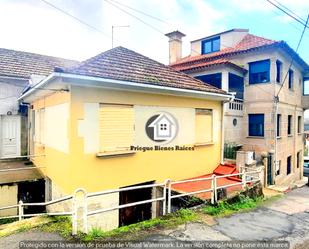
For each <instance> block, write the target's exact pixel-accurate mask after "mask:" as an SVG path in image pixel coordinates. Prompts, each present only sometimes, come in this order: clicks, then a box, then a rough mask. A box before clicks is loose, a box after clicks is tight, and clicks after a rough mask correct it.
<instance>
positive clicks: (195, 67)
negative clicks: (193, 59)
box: [173, 58, 247, 72]
mask: <svg viewBox="0 0 309 249" xmlns="http://www.w3.org/2000/svg"><path fill="white" fill-rule="evenodd" d="M216 65H229V66H231V67H234V68H236V69H238V70H240V71H243V72H246V71H247V70H246V69H244V68H243V67H241V66H238V65H237V64H235V63H233V62H230V61H229V60H227V59H223V58H220V59H217V60H213V61H201V62H198V63H190V64H185V63H184V64H181V65H176V66H173V68H175V69H176V70H178V71H191V70H192V71H193V70H198V69H203V68H206V67H212V66H216Z"/></svg>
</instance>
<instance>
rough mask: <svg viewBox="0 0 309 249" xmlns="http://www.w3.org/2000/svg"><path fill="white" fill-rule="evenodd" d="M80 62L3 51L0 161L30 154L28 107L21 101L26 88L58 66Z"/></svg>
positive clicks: (0, 65) (0, 52) (0, 54)
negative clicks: (28, 144)
mask: <svg viewBox="0 0 309 249" xmlns="http://www.w3.org/2000/svg"><path fill="white" fill-rule="evenodd" d="M76 63H77V62H75V61H72V60H66V59H61V58H56V57H51V56H46V55H40V54H33V53H28V52H22V51H15V50H9V49H3V48H0V158H6V157H10V158H12V157H13V158H14V157H18V156H20V155H27V154H28V152H27V118H26V116H27V107H26V106H23V105H20V103H19V102H18V97H19V96H20V95H21V93H22V92H23V90H24V89H25V87H26V86H28V85H29V83H30V84H31V83H35V82H37V81H40V80H42V79H43V78H45V77H46V76H47V75H48V74H49V73H51V72H52V71H53V70H54V68H55V67H56V66H59V67H62V66H73V65H76ZM42 91H43V90H42Z"/></svg>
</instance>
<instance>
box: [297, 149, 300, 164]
mask: <svg viewBox="0 0 309 249" xmlns="http://www.w3.org/2000/svg"><path fill="white" fill-rule="evenodd" d="M300 160H301V151H298V152H297V168H299V167H300V163H301V161H300Z"/></svg>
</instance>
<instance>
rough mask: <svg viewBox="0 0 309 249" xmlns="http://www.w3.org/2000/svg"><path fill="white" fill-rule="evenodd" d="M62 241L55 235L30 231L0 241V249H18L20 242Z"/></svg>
mask: <svg viewBox="0 0 309 249" xmlns="http://www.w3.org/2000/svg"><path fill="white" fill-rule="evenodd" d="M27 240H31V241H42V240H43V241H63V238H62V237H61V236H59V235H58V234H55V233H44V232H37V231H30V232H24V233H17V234H13V235H11V236H8V237H5V238H1V239H0V248H1V249H19V243H20V242H21V241H27Z"/></svg>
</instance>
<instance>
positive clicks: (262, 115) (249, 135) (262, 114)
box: [248, 113, 265, 138]
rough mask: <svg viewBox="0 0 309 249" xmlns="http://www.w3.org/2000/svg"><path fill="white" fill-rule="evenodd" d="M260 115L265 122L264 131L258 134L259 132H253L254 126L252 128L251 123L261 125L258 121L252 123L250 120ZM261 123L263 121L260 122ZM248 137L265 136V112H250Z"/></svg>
mask: <svg viewBox="0 0 309 249" xmlns="http://www.w3.org/2000/svg"><path fill="white" fill-rule="evenodd" d="M258 116H259V117H260V118H262V119H263V123H262V125H263V126H262V132H261V135H258V134H257V133H255V134H252V133H251V132H252V128H250V126H251V125H259V124H258V123H257V124H255V123H252V124H250V120H251V118H253V117H258ZM260 124H261V123H260ZM248 137H257V138H264V137H265V114H264V113H250V114H248Z"/></svg>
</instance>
